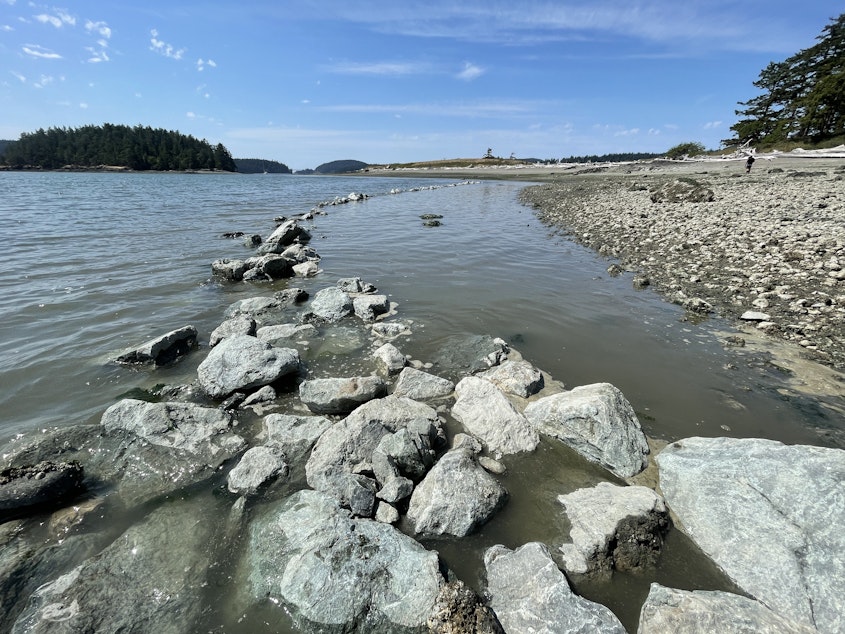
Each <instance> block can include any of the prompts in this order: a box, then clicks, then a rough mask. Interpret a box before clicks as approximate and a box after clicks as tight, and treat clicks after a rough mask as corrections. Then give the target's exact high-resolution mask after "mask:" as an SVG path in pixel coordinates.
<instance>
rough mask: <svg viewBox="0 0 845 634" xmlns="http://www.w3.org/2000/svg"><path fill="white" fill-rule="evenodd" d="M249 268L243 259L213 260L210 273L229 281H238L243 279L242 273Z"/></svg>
mask: <svg viewBox="0 0 845 634" xmlns="http://www.w3.org/2000/svg"><path fill="white" fill-rule="evenodd" d="M248 270H249V265H248V264H247V263H246V262H244V261H243V260H227V259H225V258H224V259H221V260H214V262H212V263H211V274H212V275H214V276H215V277H222V278H223V279H224V280H229V281H230V282H240V281H241V280H242V279H244V273H246V272H247V271H248Z"/></svg>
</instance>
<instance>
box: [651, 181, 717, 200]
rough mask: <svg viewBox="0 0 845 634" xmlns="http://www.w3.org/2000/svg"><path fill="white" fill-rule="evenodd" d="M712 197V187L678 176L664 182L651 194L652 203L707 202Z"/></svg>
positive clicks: (712, 198)
mask: <svg viewBox="0 0 845 634" xmlns="http://www.w3.org/2000/svg"><path fill="white" fill-rule="evenodd" d="M714 198H715V197H714V195H713V190H712V189H709V188H708V187H705V186H704V185H702V184H701V183H699V182H698V181H696V180H693V179H691V178H678V179H675V180H673V181H671V182H669V183H664V184H663V185H662V186H661V187H660V188H659V189H657V191H655V192H654V193H652V194H651V202H653V203H708V202H712V201H713V200H714Z"/></svg>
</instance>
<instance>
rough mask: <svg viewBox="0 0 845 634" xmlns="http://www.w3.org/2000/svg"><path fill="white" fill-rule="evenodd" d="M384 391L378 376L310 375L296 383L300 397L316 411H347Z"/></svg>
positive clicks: (332, 412) (343, 412) (382, 394)
mask: <svg viewBox="0 0 845 634" xmlns="http://www.w3.org/2000/svg"><path fill="white" fill-rule="evenodd" d="M386 391H387V386H386V385H385V383H384V380H383V379H381V378H380V377H377V376H355V377H347V378H328V379H309V380H307V381H303V382H302V383H301V384H300V385H299V398H300V399H301V400H302V402H303V403H305V405H306V406H307V407H308V409H310V410H311V411H312V412H314V413H315V414H347V413H349V412H351V411H352V410H353V409H355V408H356V407H358V406H359V405H361V404H362V403H366V402H367V401H369V400H372V399H374V398H378V397H380V396H384V394H385V392H386Z"/></svg>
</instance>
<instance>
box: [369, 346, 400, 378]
mask: <svg viewBox="0 0 845 634" xmlns="http://www.w3.org/2000/svg"><path fill="white" fill-rule="evenodd" d="M373 358H374V359H375V360H376V364H377V365H378V367H379V370H380V371H381V372H383V373H384V374H386V375H388V376H392V375H394V374H398V373H399V372H401V371H402V368H404V367H405V366H406V365H407V363H408V361H407V359H405V355H403V354H402V352H401V351H400V350H399V348H397V347H396V346H394V345H393V344H392V343H385V344H384V345H382V346H380V347H379V348H377V349H376V351H375V352H373Z"/></svg>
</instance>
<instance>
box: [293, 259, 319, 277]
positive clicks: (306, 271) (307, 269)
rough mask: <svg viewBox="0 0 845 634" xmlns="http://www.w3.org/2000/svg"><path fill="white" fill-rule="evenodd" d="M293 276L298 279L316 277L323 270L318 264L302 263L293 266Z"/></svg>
mask: <svg viewBox="0 0 845 634" xmlns="http://www.w3.org/2000/svg"><path fill="white" fill-rule="evenodd" d="M292 270H293V274H294V275H295V276H297V277H315V276H316V275H319V273H320V272H321V271H322V269H321V268H320V267H319V266H317V263H316V262H301V263H300V264H294V265H293V269H292Z"/></svg>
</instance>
